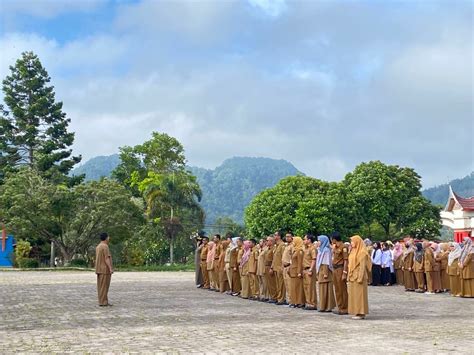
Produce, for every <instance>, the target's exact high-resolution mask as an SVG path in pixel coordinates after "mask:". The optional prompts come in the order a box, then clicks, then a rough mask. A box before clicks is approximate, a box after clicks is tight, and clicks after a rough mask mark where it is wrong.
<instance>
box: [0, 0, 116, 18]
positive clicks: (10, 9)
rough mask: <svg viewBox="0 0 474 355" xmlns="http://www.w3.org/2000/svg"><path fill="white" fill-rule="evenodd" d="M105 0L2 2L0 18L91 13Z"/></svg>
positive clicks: (49, 16) (4, 0)
mask: <svg viewBox="0 0 474 355" xmlns="http://www.w3.org/2000/svg"><path fill="white" fill-rule="evenodd" d="M106 1H107V0H75V1H71V0H2V1H1V2H0V17H2V18H4V19H5V17H7V16H16V15H31V16H35V17H40V18H46V19H49V18H53V17H56V16H58V15H60V14H63V13H66V12H76V11H86V12H87V11H92V10H95V9H97V8H98V7H99V6H101V5H103V4H105V3H106Z"/></svg>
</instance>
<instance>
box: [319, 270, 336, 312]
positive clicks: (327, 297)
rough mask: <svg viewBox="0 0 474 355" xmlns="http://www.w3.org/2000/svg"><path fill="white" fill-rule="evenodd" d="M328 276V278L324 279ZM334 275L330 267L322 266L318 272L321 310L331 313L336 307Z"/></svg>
mask: <svg viewBox="0 0 474 355" xmlns="http://www.w3.org/2000/svg"><path fill="white" fill-rule="evenodd" d="M324 276H326V277H324ZM332 279H333V274H332V271H331V269H330V268H329V266H328V265H326V264H322V265H321V266H320V268H319V272H318V286H319V287H318V288H319V307H318V308H319V310H320V311H331V310H332V309H333V308H334V307H335V305H336V301H335V300H334V292H333V281H332Z"/></svg>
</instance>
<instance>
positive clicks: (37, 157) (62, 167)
mask: <svg viewBox="0 0 474 355" xmlns="http://www.w3.org/2000/svg"><path fill="white" fill-rule="evenodd" d="M10 71H11V73H10V75H8V76H7V77H6V78H5V80H3V92H4V95H5V96H4V101H5V104H6V108H3V107H2V110H1V111H2V118H1V119H0V171H1V173H0V179H2V176H1V175H2V174H4V173H5V172H8V171H14V170H16V169H18V167H20V166H22V165H28V166H30V167H32V168H34V169H35V170H37V171H38V172H39V173H40V174H41V175H43V176H44V177H45V178H47V179H50V180H52V181H55V182H67V183H68V184H70V185H73V184H75V183H77V182H79V181H80V179H81V178H82V177H75V178H69V177H68V176H67V175H68V173H69V171H70V170H71V169H72V168H73V166H74V165H75V164H77V163H79V162H80V161H81V156H71V154H72V150H71V149H70V146H71V145H72V144H73V142H74V133H72V132H68V130H67V128H68V125H69V123H70V122H71V120H70V119H69V118H66V114H65V113H64V112H63V111H62V107H63V103H62V102H56V101H55V97H54V96H55V94H54V91H53V89H54V87H53V86H49V85H48V83H49V82H50V81H51V78H50V77H49V75H48V73H47V71H46V70H45V69H44V68H43V66H42V65H41V62H40V60H39V59H38V56H36V55H35V54H34V53H33V52H24V53H22V55H21V58H20V59H18V60H17V61H16V64H15V66H10Z"/></svg>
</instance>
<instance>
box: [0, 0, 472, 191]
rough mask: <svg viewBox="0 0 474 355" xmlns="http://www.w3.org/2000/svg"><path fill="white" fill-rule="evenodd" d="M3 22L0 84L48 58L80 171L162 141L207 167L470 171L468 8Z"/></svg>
mask: <svg viewBox="0 0 474 355" xmlns="http://www.w3.org/2000/svg"><path fill="white" fill-rule="evenodd" d="M0 23H1V24H0V26H1V27H0V77H1V78H2V79H3V78H4V77H5V76H7V75H8V74H9V66H10V65H13V64H14V63H15V61H16V59H18V58H19V57H20V55H21V53H22V52H23V51H33V52H35V53H36V54H37V55H38V56H39V58H40V60H41V62H42V64H43V66H44V67H45V68H46V70H47V71H48V73H49V75H50V76H51V84H52V85H54V87H55V92H56V98H57V100H60V101H62V102H63V103H64V111H65V112H66V113H67V116H68V117H69V118H70V119H71V125H70V129H71V130H72V131H74V132H75V134H76V136H75V143H74V146H73V147H74V153H75V154H82V156H83V161H86V160H87V159H89V158H91V157H94V156H97V155H109V154H114V153H117V152H118V148H119V147H121V146H125V145H136V144H140V143H142V142H144V141H145V140H147V139H149V138H150V137H151V132H152V131H159V132H166V133H168V134H169V135H172V136H174V137H176V138H177V139H178V140H179V141H180V142H181V143H182V144H183V145H184V148H185V151H186V157H187V159H188V163H189V164H190V165H194V166H200V167H205V168H214V167H216V166H218V165H220V164H221V163H222V162H223V161H224V160H225V159H227V158H230V157H233V156H263V157H270V158H276V159H286V160H288V161H290V162H291V163H293V164H294V165H295V166H296V168H298V169H299V170H301V171H302V172H304V173H305V174H307V175H310V176H314V177H316V178H320V179H324V180H330V181H339V180H341V179H342V178H343V177H344V176H345V174H347V173H348V172H350V171H351V170H353V169H354V167H355V166H356V165H358V164H360V163H361V162H364V161H370V160H381V161H383V162H385V163H387V164H397V165H401V166H408V167H412V168H414V169H415V170H416V171H417V172H418V173H419V174H420V175H421V176H422V183H423V185H424V187H430V186H434V185H438V184H442V183H446V182H447V181H448V180H450V179H454V178H459V177H463V176H465V175H467V174H469V173H470V172H471V171H474V144H473V138H474V107H473V98H474V95H473V80H474V71H473V2H472V1H469V0H468V1H462V0H450V1H448V0H445V1H435V0H420V1H416V0H412V1H408V0H406V1H389V0H370V1H369V0H367V1H355V0H345V1H336V0H313V1H310V0H306V1H305V0H301V1H285V0H275V1H271V0H246V1H245V0H238V1H237V0H236V1H233V0H221V1H217V0H215V1H210V0H194V1H192V0H191V1H179V0H175V1H171V0H169V1H159V0H141V1H139V0H135V1H132V0H130V1H127V0H116V1H112V0H81V1H73V0H70V1H66V0H0ZM1 95H2V94H0V98H1V101H3V96H1Z"/></svg>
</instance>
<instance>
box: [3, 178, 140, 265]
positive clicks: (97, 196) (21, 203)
mask: <svg viewBox="0 0 474 355" xmlns="http://www.w3.org/2000/svg"><path fill="white" fill-rule="evenodd" d="M0 210H1V211H0V212H1V213H2V215H3V216H4V218H5V219H6V221H7V227H8V228H9V229H10V230H11V231H12V232H13V233H14V234H15V235H17V236H18V237H20V238H31V237H33V238H38V239H42V240H43V241H54V243H55V244H56V246H58V247H59V250H60V252H61V253H62V256H63V259H64V261H65V262H68V261H69V260H71V259H72V257H73V256H74V255H76V254H79V255H82V256H83V257H86V256H87V255H88V254H90V253H93V246H94V245H95V244H96V243H97V241H98V235H99V233H100V232H102V231H108V232H109V234H110V235H111V236H112V240H114V239H115V240H116V241H117V242H118V241H119V240H120V239H123V238H127V237H129V236H130V235H131V234H132V233H133V231H134V230H135V229H136V228H137V226H138V225H139V224H140V223H142V221H143V216H142V212H141V211H140V209H139V207H138V206H137V205H136V204H135V203H134V202H133V201H132V199H131V195H130V193H129V192H128V191H126V190H125V188H123V187H122V186H121V185H120V184H118V183H117V182H114V181H111V180H107V179H104V180H101V181H93V182H90V183H86V184H80V185H77V186H75V187H73V188H69V187H67V186H64V185H54V184H52V183H51V182H49V181H47V180H45V179H44V178H42V177H41V176H40V175H39V174H38V173H37V172H36V171H34V170H31V169H21V170H20V171H19V172H18V173H17V174H12V175H8V176H7V179H6V180H5V183H4V185H3V186H1V187H0Z"/></svg>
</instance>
